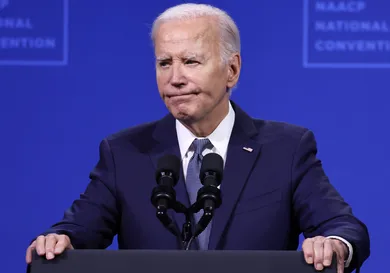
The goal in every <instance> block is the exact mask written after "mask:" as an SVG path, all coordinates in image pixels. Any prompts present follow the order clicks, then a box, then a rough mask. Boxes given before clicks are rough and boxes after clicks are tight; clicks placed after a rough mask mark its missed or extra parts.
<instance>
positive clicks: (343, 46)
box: [314, 40, 390, 52]
mask: <svg viewBox="0 0 390 273" xmlns="http://www.w3.org/2000/svg"><path fill="white" fill-rule="evenodd" d="M314 47H315V49H316V50H317V51H319V52H336V51H337V52H390V40H373V41H365V40H351V41H338V40H326V41H322V40H317V41H316V42H315V44H314Z"/></svg>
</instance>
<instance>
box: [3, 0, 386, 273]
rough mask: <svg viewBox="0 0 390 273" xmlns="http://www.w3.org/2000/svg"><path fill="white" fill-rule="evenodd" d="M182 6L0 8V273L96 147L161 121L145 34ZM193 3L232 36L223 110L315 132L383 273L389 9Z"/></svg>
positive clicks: (81, 184) (74, 187)
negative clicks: (231, 105) (229, 106)
mask: <svg viewBox="0 0 390 273" xmlns="http://www.w3.org/2000/svg"><path fill="white" fill-rule="evenodd" d="M69 2H70V3H69ZM182 2H183V1H174V0H164V1H158V0H152V1H128V0H115V1H103V0H87V1H67V0H35V1H31V0H0V95H1V97H0V109H1V110H0V111H1V115H0V125H1V127H0V128H1V134H0V143H1V156H0V161H1V162H0V168H1V176H0V177H1V184H2V186H1V198H0V208H1V216H0V222H1V223H0V234H1V241H2V246H1V248H0V257H1V260H2V262H1V267H0V272H4V273H16V272H23V271H24V269H25V263H24V255H25V249H26V247H27V246H28V243H29V242H30V240H31V239H32V238H33V237H34V236H36V235H37V234H38V233H39V232H41V231H43V230H45V229H46V228H47V227H49V226H50V225H51V224H53V223H54V222H56V221H58V220H59V219H60V218H61V217H62V215H63V211H64V210H65V209H66V208H67V207H68V206H69V205H70V204H71V202H72V201H73V199H75V198H77V197H78V196H79V194H80V193H81V192H82V191H83V190H84V189H85V187H86V185H87V183H88V182H89V181H88V175H89V171H90V170H91V169H92V168H93V167H94V165H95V163H96V162H97V160H98V145H99V142H100V141H101V139H102V138H104V137H105V136H107V135H109V134H111V133H113V132H116V131H118V130H120V129H123V128H126V127H129V126H133V125H136V124H138V123H141V122H146V121H150V120H153V119H158V118H160V117H161V116H162V115H164V114H165V113H166V112H167V111H166V109H165V106H164V105H163V103H162V101H161V100H160V98H159V96H158V92H157V88H156V84H155V74H154V56H153V48H152V45H151V42H150V39H149V32H150V27H151V24H152V22H153V20H154V18H155V17H156V16H157V15H158V14H159V13H161V12H162V11H163V10H164V9H166V8H168V7H170V6H172V5H175V4H179V3H182ZM201 2H203V3H209V4H214V5H217V6H219V7H220V8H222V9H225V10H226V11H228V12H229V13H230V14H231V15H232V17H233V18H235V20H236V22H237V24H238V26H239V28H240V30H241V37H242V56H243V70H242V74H241V78H240V82H239V86H238V89H236V90H235V92H234V93H233V97H232V98H233V99H234V100H235V101H236V102H237V103H239V104H240V105H241V106H242V107H243V108H244V109H245V110H246V111H247V112H248V113H249V114H250V115H252V116H255V117H258V118H263V119H273V120H280V121H287V122H291V123H295V124H298V125H302V126H305V127H308V128H310V129H312V130H313V131H314V133H315V135H316V137H317V140H318V145H319V157H320V158H321V159H322V160H323V163H324V167H325V170H326V172H327V174H328V175H329V177H330V179H331V181H332V182H333V183H334V185H335V186H336V188H337V189H338V190H339V191H340V192H341V193H342V195H343V196H344V197H345V199H346V200H347V201H348V202H349V203H350V204H351V205H352V207H353V208H354V212H355V214H356V215H357V216H358V217H359V218H360V219H362V220H363V221H364V222H365V223H366V224H367V226H368V228H369V231H370V234H371V240H372V255H371V257H370V259H369V260H368V261H367V262H366V264H365V265H364V269H365V270H364V271H363V272H369V273H378V272H385V269H384V268H385V266H386V263H385V262H386V260H387V255H386V254H387V250H388V246H389V245H390V236H389V232H388V231H389V230H390V224H389V221H388V219H389V215H390V212H389V211H390V205H389V201H388V200H389V199H388V196H389V192H390V186H389V181H390V174H389V171H388V170H389V166H390V160H389V152H390V147H389V144H388V143H389V139H390V129H389V128H388V119H389V117H390V108H389V107H388V102H389V94H388V93H389V91H390V87H389V80H388V79H389V77H390V69H389V68H390V32H389V31H390V3H389V2H388V1H386V0H371V1H357V2H355V1H316V0H296V1H252V0H241V1H226V0H219V1H217V0H216V1H201ZM388 23H389V24H388ZM111 247H113V248H115V247H116V242H115V243H114V244H113V246H111Z"/></svg>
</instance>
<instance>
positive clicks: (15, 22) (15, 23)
mask: <svg viewBox="0 0 390 273" xmlns="http://www.w3.org/2000/svg"><path fill="white" fill-rule="evenodd" d="M0 28H8V29H33V24H32V22H31V20H30V18H2V17H0Z"/></svg>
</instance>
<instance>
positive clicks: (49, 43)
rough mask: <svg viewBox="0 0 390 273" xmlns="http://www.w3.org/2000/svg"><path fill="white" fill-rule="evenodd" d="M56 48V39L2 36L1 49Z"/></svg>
mask: <svg viewBox="0 0 390 273" xmlns="http://www.w3.org/2000/svg"><path fill="white" fill-rule="evenodd" d="M26 48H32V49H54V48H56V40H55V39H54V38H44V37H20V38H12V37H0V49H26Z"/></svg>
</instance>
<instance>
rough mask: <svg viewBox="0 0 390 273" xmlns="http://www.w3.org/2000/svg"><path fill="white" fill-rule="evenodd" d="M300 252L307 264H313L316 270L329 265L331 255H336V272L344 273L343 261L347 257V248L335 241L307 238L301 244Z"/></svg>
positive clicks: (324, 238)
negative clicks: (301, 251)
mask: <svg viewBox="0 0 390 273" xmlns="http://www.w3.org/2000/svg"><path fill="white" fill-rule="evenodd" d="M302 250H303V253H304V256H305V260H306V262H307V263H308V264H313V263H314V267H315V269H317V270H323V269H324V267H328V266H330V265H331V262H332V257H333V253H336V255H337V272H338V273H344V261H345V260H346V259H347V257H348V248H347V246H346V245H345V244H344V243H343V242H341V241H340V240H337V239H330V238H326V237H323V236H317V237H314V238H308V239H306V240H304V241H303V243H302Z"/></svg>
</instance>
